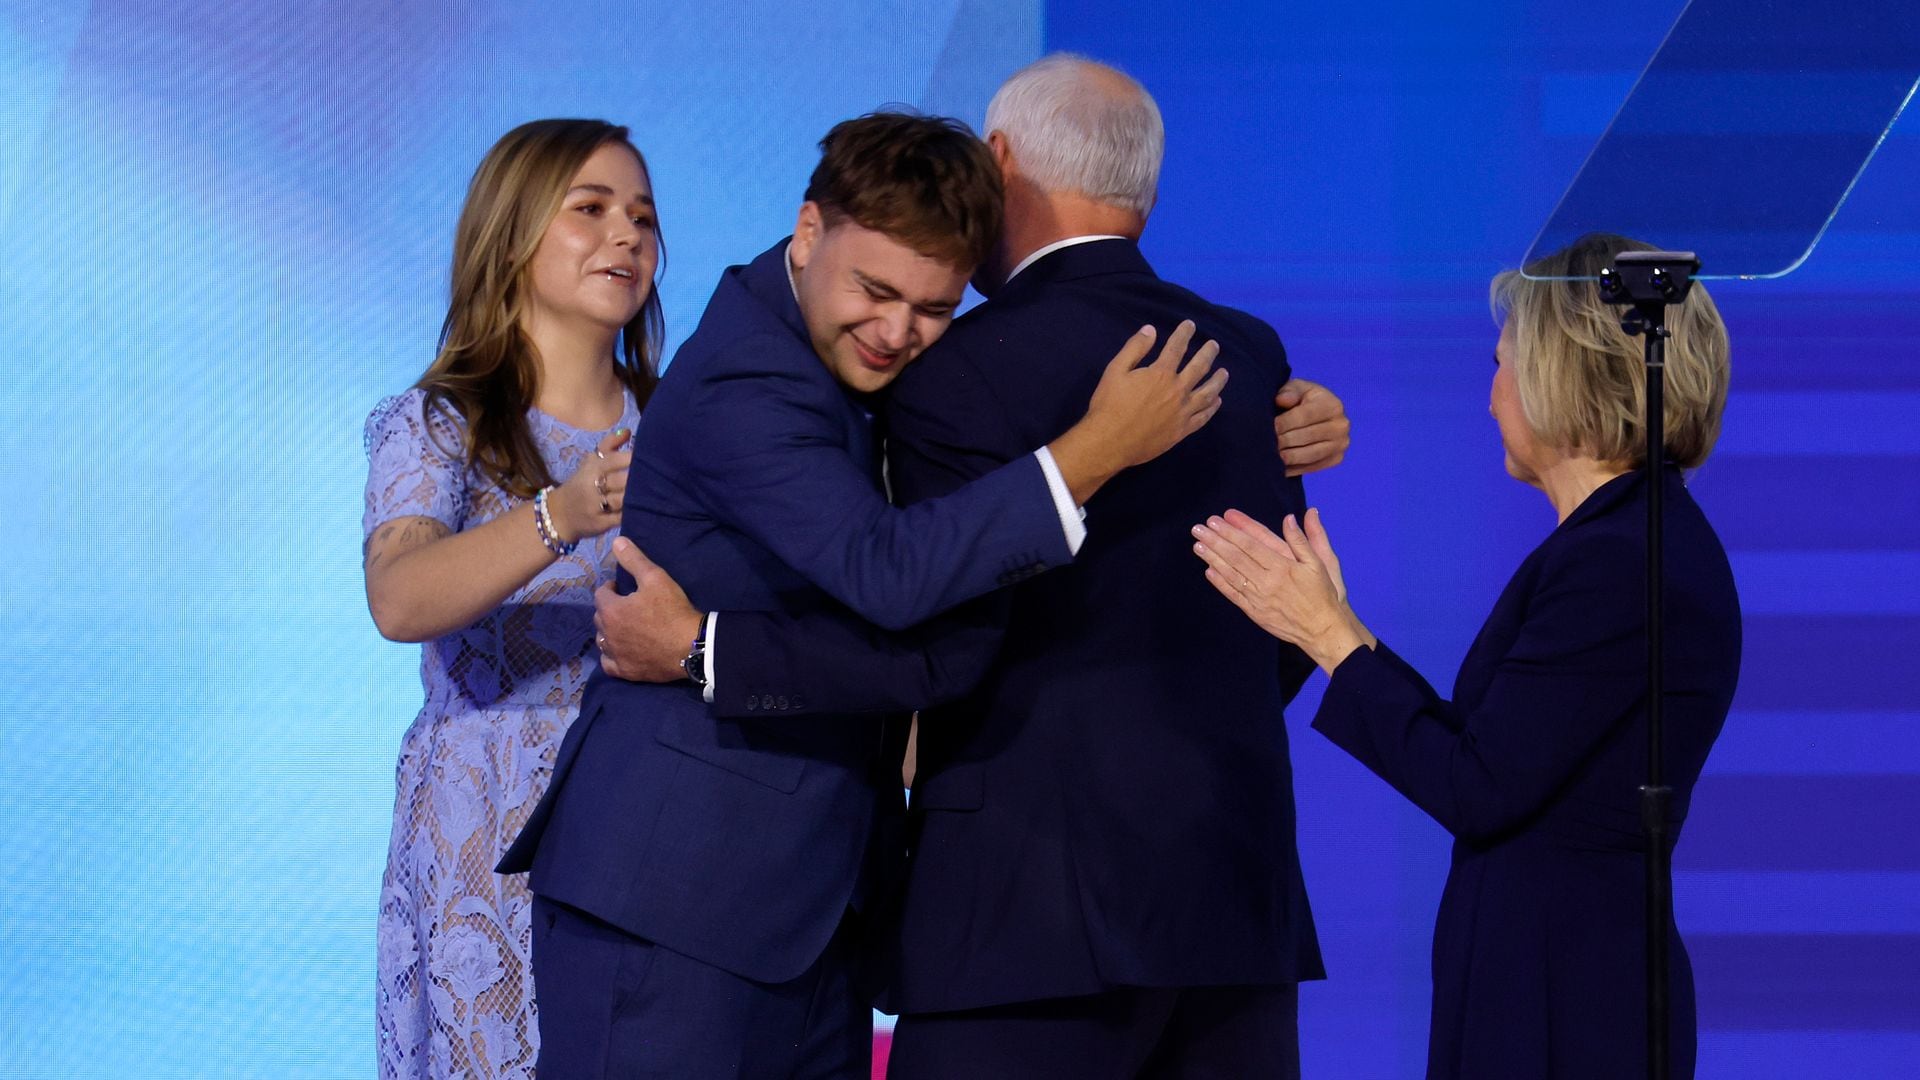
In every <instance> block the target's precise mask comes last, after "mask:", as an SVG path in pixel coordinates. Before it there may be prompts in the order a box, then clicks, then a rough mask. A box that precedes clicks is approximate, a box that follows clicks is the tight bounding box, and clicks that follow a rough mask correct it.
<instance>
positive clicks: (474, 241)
mask: <svg viewBox="0 0 1920 1080" xmlns="http://www.w3.org/2000/svg"><path fill="white" fill-rule="evenodd" d="M610 143H616V144H618V145H620V146H623V147H625V148H626V149H627V150H629V151H631V152H632V153H633V156H634V158H635V159H636V160H637V161H639V163H640V172H641V175H643V176H648V175H649V174H648V172H647V159H646V158H645V157H643V156H642V155H641V153H640V151H639V149H638V148H636V147H635V146H634V145H633V141H632V140H631V139H630V138H628V136H627V129H626V128H624V127H620V126H618V125H616V124H609V123H607V122H605V121H603V120H535V121H533V122H532V123H527V124H522V125H520V126H519V127H517V128H514V129H513V130H512V131H509V132H507V133H506V135H504V136H502V137H501V139H500V141H499V142H497V143H495V144H494V145H493V149H491V150H489V151H487V156H486V157H485V158H483V159H481V162H480V167H479V168H478V169H476V170H474V174H473V181H472V183H470V184H469V185H468V187H467V201H466V204H465V205H464V206H463V207H462V208H461V210H460V223H459V225H458V226H457V227H456V229H455V231H454V238H453V274H452V290H451V295H450V297H449V299H448V303H447V317H446V321H445V322H444V323H442V324H441V328H440V351H439V354H438V355H437V356H435V357H434V360H433V363H432V364H431V365H430V366H429V367H428V368H427V371H426V374H424V375H422V376H420V381H419V382H418V383H417V384H416V385H417V386H419V387H420V388H421V389H424V390H425V391H426V392H427V394H426V401H425V408H426V410H427V411H428V412H429V413H432V412H433V411H434V410H436V409H443V410H450V411H452V412H453V413H455V414H457V415H458V416H459V417H460V418H461V420H463V421H464V422H465V429H466V446H465V447H464V448H461V455H462V456H464V459H465V461H466V463H467V467H468V468H469V469H473V470H476V471H477V472H479V473H480V474H481V475H482V476H484V477H485V478H486V479H488V480H490V481H492V482H493V483H495V484H497V485H498V486H499V487H500V488H502V489H503V490H505V491H507V492H510V493H512V494H515V495H519V496H521V497H528V496H531V495H532V494H533V493H534V492H535V491H538V490H539V489H540V488H543V487H545V486H547V485H548V484H550V483H552V482H553V477H552V475H551V474H550V473H549V472H548V470H547V464H546V460H545V459H544V458H542V457H541V455H540V450H539V447H537V446H536V445H534V441H533V432H532V430H531V429H530V428H529V427H528V424H527V410H528V409H530V408H531V407H532V406H533V402H534V400H535V398H536V397H537V396H538V394H539V390H540V367H539V365H538V364H537V363H536V362H535V358H534V346H533V342H532V341H530V340H529V339H528V338H527V336H526V333H525V332H524V331H523V330H522V329H521V324H520V321H521V316H522V314H523V313H524V312H525V308H526V304H527V273H528V266H529V265H530V264H531V263H532V261H533V254H534V252H535V251H536V250H537V249H538V248H539V247H540V239H541V237H543V236H545V235H546V231H547V226H548V224H549V223H551V222H552V221H553V219H554V215H556V214H558V213H559V212H560V205H561V203H562V201H563V200H564V199H565V197H566V193H567V189H568V187H569V186H570V185H571V184H572V183H573V177H574V175H575V174H576V173H578V172H579V171H580V167H581V166H582V165H584V164H586V161H587V159H588V158H590V157H592V156H593V153H594V151H596V150H598V149H600V148H601V147H602V146H606V145H608V144H610ZM649 183H651V178H650V177H649ZM656 228H657V227H656ZM656 236H657V233H656ZM661 255H662V260H663V261H664V257H665V244H664V242H662V244H661ZM665 326H666V320H665V318H664V316H663V315H662V313H661V309H660V295H659V292H658V291H657V290H652V289H650V290H649V291H648V294H647V301H646V303H645V304H644V305H642V306H641V309H640V313H639V314H637V315H635V316H634V318H633V321H632V322H629V323H628V324H627V325H626V326H625V327H624V328H623V329H622V331H621V334H620V341H621V344H620V349H619V352H618V353H617V354H616V355H615V357H614V371H615V373H616V374H617V375H618V376H619V377H620V379H621V381H622V382H624V383H626V385H627V387H628V389H630V390H631V391H632V393H633V398H634V401H635V402H637V403H638V404H640V405H643V406H644V405H645V404H646V402H647V398H648V396H649V395H651V394H652V392H653V386H654V384H655V383H656V382H657V381H659V358H660V348H661V341H662V338H663V337H664V334H665ZM433 426H434V425H431V424H430V425H429V430H432V428H433ZM444 449H447V450H448V451H449V452H450V453H453V452H454V448H444Z"/></svg>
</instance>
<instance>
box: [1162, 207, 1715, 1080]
mask: <svg viewBox="0 0 1920 1080" xmlns="http://www.w3.org/2000/svg"><path fill="white" fill-rule="evenodd" d="M1644 247H1645V246H1644V245H1641V244H1638V243H1635V242H1632V241H1627V240H1624V239H1622V238H1619V237H1607V236H1591V237H1587V238H1583V239H1582V240H1581V241H1580V242H1578V243H1576V244H1575V245H1574V246H1573V247H1572V248H1569V249H1568V250H1567V251H1564V252H1561V253H1560V254H1559V255H1557V256H1554V257H1552V260H1553V262H1552V265H1546V266H1542V267H1539V268H1537V269H1538V270H1539V271H1544V275H1542V276H1553V277H1585V276H1589V275H1592V274H1595V273H1597V272H1598V270H1599V269H1600V268H1601V267H1603V266H1606V265H1609V264H1610V263H1611V262H1612V261H1613V257H1614V255H1615V254H1617V253H1618V252H1620V251H1623V250H1631V249H1644ZM1493 295H1494V302H1495V306H1496V308H1497V309H1498V310H1499V311H1501V312H1503V313H1504V315H1505V325H1504V327H1503V329H1502V332H1501V335H1500V341H1499V346H1498V349H1497V352H1496V359H1497V361H1498V365H1499V370H1498V371H1497V373H1496V374H1495V376H1494V380H1493V400H1492V411H1493V415H1494V418H1495V420H1496V421H1498V423H1499V427H1500V441H1501V443H1502V445H1503V447H1504V448H1505V450H1506V466H1507V471H1508V472H1509V473H1510V474H1512V475H1513V476H1514V478H1516V479H1518V480H1521V481H1523V482H1525V483H1527V484H1530V485H1532V486H1533V487H1536V488H1538V489H1540V490H1541V491H1542V492H1543V493H1544V494H1545V495H1546V496H1547V498H1548V499H1549V500H1550V501H1551V502H1552V503H1553V507H1554V511H1555V513H1556V514H1557V515H1558V517H1559V526H1558V527H1557V528H1556V529H1554V531H1553V532H1552V533H1551V534H1550V535H1549V536H1548V537H1547V538H1546V540H1545V541H1543V542H1542V543H1541V544H1540V546H1539V547H1538V548H1536V549H1535V550H1534V552H1533V553H1532V554H1531V555H1529V556H1528V557H1527V559H1526V561H1525V562H1523V563H1522V564H1521V565H1520V569H1519V571H1518V572H1516V573H1515V574H1514V576H1513V580H1512V581H1511V582H1510V583H1509V584H1508V585H1507V588H1506V591H1505V592H1504V593H1502V594H1501V596H1500V599H1499V601H1498V603H1496V604H1495V605H1494V609H1493V613H1492V614H1491V615H1490V616H1489V617H1488V619H1487V622H1486V625H1485V626H1483V627H1482V628H1481V631H1480V636H1479V638H1478V639H1477V640H1475V642H1474V644H1473V647H1472V649H1470V650H1469V651H1468V653H1467V657H1466V659H1465V660H1464V661H1463V662H1462V664H1461V666H1460V674H1459V677H1458V679H1457V680H1456V682H1455V684H1454V689H1453V695H1452V698H1451V700H1448V699H1445V698H1442V697H1441V696H1440V694H1438V693H1437V692H1435V690H1434V689H1433V688H1432V687H1431V686H1430V685H1428V683H1427V682H1426V680H1425V679H1423V678H1421V676H1420V675H1419V673H1418V672H1416V671H1414V670H1413V668H1412V667H1410V666H1409V665H1408V664H1407V663H1406V662H1405V661H1403V660H1401V659H1400V658H1399V657H1397V656H1395V655H1394V654H1393V652H1392V651H1391V650H1390V649H1388V648H1387V647H1386V646H1385V645H1384V644H1382V643H1380V641H1378V640H1377V639H1376V638H1375V637H1374V635H1373V634H1372V632H1371V631H1369V630H1368V629H1367V628H1366V626H1365V625H1364V624H1362V623H1361V621H1360V620H1359V619H1358V618H1357V617H1356V616H1355V615H1354V613H1353V610H1352V608H1351V607H1349V606H1348V604H1347V600H1346V587H1345V585H1344V584H1343V583H1342V580H1341V575H1340V564H1339V560H1338V559H1337V558H1335V556H1334V553H1333V549H1332V546H1331V544H1330V542H1329V541H1328V538H1327V533H1326V531H1325V529H1323V528H1322V527H1321V525H1320V520H1319V515H1318V513H1317V512H1313V511H1309V512H1308V514H1307V515H1306V520H1305V522H1304V525H1302V523H1300V522H1297V521H1295V519H1294V518H1293V517H1291V516H1288V517H1287V518H1286V519H1285V520H1284V522H1282V528H1281V535H1279V536H1276V535H1274V533H1273V532H1272V531H1270V530H1268V529H1267V528H1266V527H1264V526H1262V525H1261V524H1259V523H1258V522H1255V521H1254V520H1252V519H1251V518H1248V517H1246V516H1245V515H1243V514H1240V513H1238V512H1237V511H1233V512H1229V513H1227V514H1226V515H1225V516H1224V517H1223V518H1220V517H1217V518H1212V519H1210V520H1209V521H1208V522H1207V523H1206V524H1204V525H1201V526H1198V527H1196V528H1195V529H1194V535H1195V537H1196V539H1197V541H1198V542H1197V544H1196V552H1197V553H1198V554H1199V555H1200V556H1201V557H1202V558H1203V559H1205V560H1206V562H1207V571H1206V574H1207V578H1208V580H1209V581H1211V582H1212V583H1213V585H1214V587H1215V588H1217V589H1219V590H1220V592H1221V593H1222V594H1224V595H1225V596H1226V597H1227V598H1228V599H1229V600H1231V601H1233V602H1234V603H1235V604H1237V605H1238V606H1239V607H1240V608H1241V609H1242V610H1243V611H1245V612H1246V613H1247V615H1248V616H1249V617H1251V618H1252V619H1253V620H1254V621H1255V622H1256V623H1258V624H1259V625H1260V626H1261V627H1263V628H1265V629H1266V630H1267V631H1268V632H1269V633H1272V634H1273V635H1275V636H1276V637H1279V638H1282V639H1284V640H1286V641H1289V642H1292V643H1293V644H1295V645H1298V646H1299V647H1300V648H1301V649H1302V650H1303V651H1304V652H1305V653H1306V654H1307V655H1308V656H1309V657H1311V658H1312V659H1313V660H1314V661H1315V662H1316V663H1317V664H1318V665H1319V666H1320V667H1321V669H1322V670H1324V671H1326V672H1327V673H1328V674H1329V675H1330V676H1331V683H1330V684H1329V686H1328V688H1327V693H1326V697H1325V699H1324V701H1323V702H1322V704H1321V706H1320V711H1319V713H1318V715H1316V716H1315V718H1314V722H1313V726H1314V727H1315V728H1316V729H1317V730H1319V731H1320V732H1321V733H1322V734H1324V735H1326V736H1327V737H1328V738H1329V739H1332V740H1333V741H1334V742H1335V743H1336V744H1338V745H1339V746H1340V747H1341V748H1342V749H1344V750H1346V751H1347V752H1348V753H1350V754H1352V755H1353V756H1354V757H1356V758H1358V759H1359V760H1360V761H1361V763H1363V764H1365V765H1366V766H1367V767H1368V768H1369V769H1372V770H1373V771H1374V772H1375V773H1377V774H1379V776H1380V777H1381V778H1382V779H1384V780H1386V781H1387V782H1388V783H1389V784H1392V785H1393V786H1394V787H1395V788H1396V789H1398V790H1399V791H1400V792H1401V793H1402V794H1404V795H1406V796H1407V797H1408V798H1409V799H1411V800H1413V802H1414V803H1415V804H1416V805H1418V806H1419V807H1420V808H1421V809H1422V810H1425V811H1426V812H1427V813H1429V814H1431V815H1432V816H1433V818H1434V819H1435V820H1436V821H1438V822H1439V823H1440V824H1441V825H1443V826H1445V827H1446V828H1447V830H1448V831H1449V832H1451V833H1453V835H1454V838H1455V840H1454V848H1453V866H1452V870H1451V872H1450V873H1449V875H1448V878H1447V885H1446V891H1445V893H1444V895H1443V896H1442V898H1441V901H1440V912H1439V917H1438V921H1437V924H1436V926H1435V928H1434V941H1433V980H1434V992H1433V1015H1432V1030H1431V1033H1430V1037H1429V1044H1428V1061H1427V1075H1428V1076H1429V1077H1432V1078H1454V1077H1466V1078H1481V1077H1495V1078H1502V1080H1506V1078H1542V1077H1554V1078H1570V1077H1592V1078H1594V1080H1617V1078H1619V1077H1625V1076H1634V1075H1642V1074H1644V1071H1645V1068H1646V1022H1645V1016H1646V991H1645V959H1644V957H1645V949H1644V944H1643V943H1644V941H1645V925H1646V924H1645V902H1644V899H1643V891H1642V890H1643V880H1644V878H1643V875H1644V869H1643V866H1644V864H1643V852H1644V845H1645V841H1644V839H1643V836H1642V834H1641V830H1640V825H1639V815H1638V805H1639V802H1638V800H1639V796H1638V788H1639V785H1640V784H1641V783H1642V782H1643V770H1644V761H1645V746H1646V738H1647V736H1646V727H1645V724H1646V701H1645V697H1646V673H1645V672H1646V644H1645V641H1646V638H1645V630H1646V610H1645V595H1646V588H1645V580H1646V579H1645V574H1646V498H1647V484H1648V478H1647V475H1646V469H1645V463H1644V460H1643V455H1642V454H1641V453H1640V452H1639V450H1640V448H1641V447H1642V446H1643V445H1644V434H1643V431H1642V424H1641V422H1640V417H1641V416H1642V415H1643V413H1644V406H1643V401H1644V397H1643V395H1644V393H1645V382H1644V370H1643V367H1642V362H1641V358H1640V351H1641V346H1640V342H1639V340H1638V339H1636V338H1630V337H1628V336H1627V335H1626V333H1625V332H1624V331H1622V330H1621V329H1620V327H1619V310H1618V309H1616V308H1610V307H1608V306H1607V305H1605V304H1604V303H1602V302H1601V300H1600V298H1599V296H1598V293H1597V289H1596V288H1595V286H1594V284H1593V283H1592V282H1589V281H1572V280H1559V281H1541V280H1529V279H1527V278H1524V277H1522V276H1521V275H1519V274H1518V273H1513V272H1509V273H1506V274H1503V275H1501V276H1500V277H1499V278H1496V279H1495V281H1494V285H1493ZM1671 328H1672V330H1673V337H1672V339H1671V340H1670V341H1669V343H1668V345H1667V373H1666V380H1667V391H1666V392H1667V397H1666V431H1667V457H1668V460H1669V462H1670V463H1671V466H1670V467H1669V468H1667V469H1666V470H1664V471H1663V475H1661V476H1660V477H1659V478H1658V482H1659V483H1661V484H1663V485H1664V486H1665V494H1666V522H1665V529H1666V533H1665V549H1664V555H1665V569H1666V586H1665V588H1666V593H1665V617H1666V638H1665V641H1666V669H1665V679H1666V682H1665V689H1664V695H1663V717H1664V724H1665V732H1666V735H1665V739H1666V753H1667V755H1668V756H1667V762H1668V769H1669V770H1670V771H1669V774H1668V782H1669V783H1671V784H1672V786H1673V789H1674V803H1673V811H1672V813H1673V819H1674V821H1673V825H1674V831H1673V834H1672V835H1675V836H1677V835H1678V824H1679V822H1680V821H1681V820H1682V819H1684V818H1685V816H1686V810H1687V805H1688V799H1689V797H1690V795H1691V794H1692V790H1693V784H1694V781H1695V780H1696V779H1698V777H1699V775H1700V769H1701V766H1702V765H1703V764H1704V763H1705V761H1706V757H1707V751H1708V749H1709V748H1710V747H1712V745H1713V741H1714V738H1715V737H1716V736H1717V735H1718V734H1719V732H1720V726H1721V724H1722V723H1723V722H1724V721H1725V719H1726V716H1727V710H1728V708H1729V706H1730V705H1731V703H1732V700H1733V691H1734V683H1735V681H1736V678H1737V675H1738V673H1739V668H1740V605H1739V599H1738V597H1737V596H1736V595H1735V593H1734V584H1733V575H1732V572H1731V571H1730V570H1729V568H1728V565H1727V557H1726V553H1725V551H1724V550H1722V548H1721V545H1720V541H1719V538H1718V537H1716V536H1715V535H1714V531H1713V527H1712V526H1711V525H1709V524H1708V523H1707V519H1706V517H1705V515H1703V514H1702V513H1701V511H1700V507H1699V506H1698V505H1697V504H1696V503H1695V502H1694V501H1693V499H1692V498H1691V497H1690V496H1689V495H1688V493H1687V489H1686V486H1685V482H1684V480H1683V477H1682V473H1681V471H1680V470H1681V469H1682V468H1692V467H1695V466H1698V465H1699V464H1701V463H1702V462H1703V461H1704V460H1705V459H1706V457H1707V453H1708V451H1709V450H1710V449H1711V448H1712V446H1713V442H1714V440H1715V438H1716V437H1717V436H1718V434H1719V428H1720V416H1721V411H1722V408H1723V406H1724V404H1725V402H1726V391H1727V370H1728V363H1727V358H1728V349H1727V337H1726V330H1725V327H1724V326H1723V325H1722V323H1721V321H1720V317H1719V313H1718V312H1717V311H1716V310H1715V308H1714V305H1713V301H1712V299H1711V298H1710V297H1709V296H1708V295H1707V294H1706V291H1705V290H1704V289H1703V288H1701V287H1700V286H1698V285H1696V286H1695V287H1694V290H1693V293H1692V295H1691V296H1690V297H1689V298H1688V300H1687V301H1686V303H1685V304H1683V305H1681V306H1680V307H1678V308H1676V309H1674V310H1673V312H1672V316H1671ZM1667 933H1668V938H1669V943H1670V953H1669V955H1670V956H1671V958H1672V959H1671V964H1672V967H1671V978H1672V990H1671V992H1672V999H1671V1000H1672V1014H1671V1015H1672V1036H1671V1054H1672V1056H1671V1064H1672V1075H1673V1076H1676V1077H1687V1076H1691V1075H1693V1061H1694V1045H1695V1037H1694V1036H1695V1032H1694V998H1693V978H1692V969H1691V967H1690V966H1689V964H1688V961H1687V953H1686V949H1685V947H1684V946H1683V944H1682V943H1681V941H1680V937H1679V934H1678V932H1677V931H1676V930H1675V929H1674V928H1673V926H1672V925H1671V923H1670V924H1669V926H1668V930H1667Z"/></svg>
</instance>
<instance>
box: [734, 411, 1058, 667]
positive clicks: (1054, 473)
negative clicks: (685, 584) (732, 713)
mask: <svg viewBox="0 0 1920 1080" xmlns="http://www.w3.org/2000/svg"><path fill="white" fill-rule="evenodd" d="M1033 456H1034V457H1037V458H1039V459H1040V473H1041V475H1043V476H1045V477H1046V478H1047V490H1048V491H1051V492H1053V508H1054V510H1056V511H1058V512H1059V514H1060V528H1061V531H1063V532H1065V533H1066V534H1067V554H1069V555H1078V554H1080V545H1081V544H1084V543H1086V542H1087V512H1086V511H1085V510H1083V509H1081V508H1080V507H1079V506H1076V505H1075V504H1074V501H1073V492H1071V491H1068V490H1067V481H1066V478H1065V477H1063V476H1061V475H1060V466H1058V465H1056V464H1054V461H1053V451H1051V450H1049V449H1047V448H1046V447H1044V446H1043V447H1041V448H1040V449H1038V450H1035V451H1034V452H1033ZM707 649H708V650H709V651H708V653H707V655H708V656H709V657H711V656H712V655H713V653H712V651H711V650H712V649H713V643H712V640H711V639H709V640H708V643H707Z"/></svg>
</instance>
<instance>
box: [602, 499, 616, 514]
mask: <svg viewBox="0 0 1920 1080" xmlns="http://www.w3.org/2000/svg"><path fill="white" fill-rule="evenodd" d="M600 512H601V513H603V514H611V513H613V507H611V506H609V505H607V500H605V499H601V500H600Z"/></svg>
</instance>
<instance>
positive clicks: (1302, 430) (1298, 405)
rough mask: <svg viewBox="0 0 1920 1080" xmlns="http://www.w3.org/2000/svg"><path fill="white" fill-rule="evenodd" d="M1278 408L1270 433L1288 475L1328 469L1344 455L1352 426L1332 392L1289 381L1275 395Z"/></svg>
mask: <svg viewBox="0 0 1920 1080" xmlns="http://www.w3.org/2000/svg"><path fill="white" fill-rule="evenodd" d="M1273 404H1274V406H1275V408H1277V409H1279V411H1280V412H1279V415H1278V416H1276V417H1274V420H1273V432H1274V435H1275V436H1276V437H1277V438H1278V440H1279V443H1280V460H1281V461H1284V462H1286V465H1287V475H1288V476H1305V475H1306V474H1307V473H1311V472H1319V471H1320V470H1322V469H1331V468H1333V467H1334V466H1335V465H1338V464H1340V462H1341V460H1342V459H1344V458H1345V457H1346V456H1347V447H1348V446H1349V445H1350V444H1351V443H1352V441H1353V439H1352V434H1353V425H1352V424H1351V423H1349V422H1348V420H1347V406H1346V403H1344V402H1342V401H1341V400H1340V399H1339V398H1337V397H1335V396H1334V394H1333V391H1331V390H1329V389H1327V388H1326V387H1324V386H1321V385H1320V384H1319V383H1312V382H1308V381H1307V380H1305V379H1289V380H1287V384H1286V385H1285V386H1282V387H1281V388H1280V393H1279V394H1277V395H1275V396H1274V399H1273Z"/></svg>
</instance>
